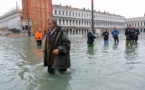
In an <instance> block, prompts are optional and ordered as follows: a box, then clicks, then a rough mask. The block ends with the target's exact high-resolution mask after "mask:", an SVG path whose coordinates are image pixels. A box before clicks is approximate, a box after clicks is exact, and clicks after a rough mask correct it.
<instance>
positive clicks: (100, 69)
mask: <svg viewBox="0 0 145 90" xmlns="http://www.w3.org/2000/svg"><path fill="white" fill-rule="evenodd" d="M119 37H120V42H119V44H114V42H113V39H112V37H111V36H110V39H109V45H104V44H103V39H102V37H99V38H97V39H95V42H94V47H87V44H86V41H87V40H86V39H87V38H86V37H85V36H70V37H69V38H70V40H71V42H72V44H71V51H70V55H71V64H72V66H71V68H70V69H69V70H68V72H67V73H65V74H63V75H62V74H59V73H58V72H56V74H53V75H52V74H48V73H47V68H46V67H43V54H42V51H43V47H37V46H36V42H35V39H34V37H2V36H1V37H0V90H145V54H144V52H145V33H141V35H140V36H139V41H138V44H136V45H134V46H125V36H124V34H120V35H119ZM43 45H44V43H43Z"/></svg>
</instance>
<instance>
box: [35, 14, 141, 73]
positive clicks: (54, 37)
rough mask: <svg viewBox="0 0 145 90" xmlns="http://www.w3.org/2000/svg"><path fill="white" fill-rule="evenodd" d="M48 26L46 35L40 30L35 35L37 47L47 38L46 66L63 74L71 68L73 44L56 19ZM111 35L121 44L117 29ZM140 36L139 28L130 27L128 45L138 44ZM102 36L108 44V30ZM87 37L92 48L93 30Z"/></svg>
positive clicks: (48, 69) (126, 31)
mask: <svg viewBox="0 0 145 90" xmlns="http://www.w3.org/2000/svg"><path fill="white" fill-rule="evenodd" d="M47 24H48V30H47V31H45V35H43V34H42V31H41V30H38V31H37V32H36V33H35V39H36V42H37V46H41V45H42V40H43V39H44V37H45V44H44V50H43V53H44V66H47V67H48V68H47V71H48V73H51V74H52V73H55V71H58V72H59V73H61V74H63V73H65V72H66V71H67V69H68V68H70V66H71V60H70V48H71V42H70V40H69V38H68V34H67V32H66V31H65V30H63V29H62V28H61V27H59V26H58V25H57V20H56V19H55V18H52V17H50V18H49V19H48V21H47ZM111 34H112V36H113V38H114V42H115V43H119V37H118V35H119V31H118V30H117V28H116V27H114V29H113V30H112V32H111ZM139 34H140V32H139V30H138V28H132V27H131V25H128V27H127V28H126V29H125V35H126V45H129V44H130V45H133V43H137V40H138V35H139ZM102 36H103V39H104V44H108V43H109V41H108V39H109V32H108V30H107V29H104V31H103V33H102ZM87 37H88V40H87V43H88V46H92V45H93V43H94V39H95V38H96V36H95V35H94V32H93V31H92V29H91V28H90V29H89V32H88V34H87Z"/></svg>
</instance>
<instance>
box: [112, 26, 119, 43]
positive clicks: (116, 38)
mask: <svg viewBox="0 0 145 90" xmlns="http://www.w3.org/2000/svg"><path fill="white" fill-rule="evenodd" d="M111 34H112V36H113V39H114V42H115V43H119V38H118V34H119V31H118V30H117V29H116V27H114V29H113V31H112V32H111Z"/></svg>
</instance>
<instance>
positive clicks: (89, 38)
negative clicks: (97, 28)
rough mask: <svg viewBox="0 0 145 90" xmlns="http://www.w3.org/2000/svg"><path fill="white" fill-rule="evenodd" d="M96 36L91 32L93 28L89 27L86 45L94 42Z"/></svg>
mask: <svg viewBox="0 0 145 90" xmlns="http://www.w3.org/2000/svg"><path fill="white" fill-rule="evenodd" d="M95 38H96V36H95V35H94V33H93V30H92V29H91V28H90V29H89V32H88V34H87V44H88V46H92V45H93V44H94V39H95Z"/></svg>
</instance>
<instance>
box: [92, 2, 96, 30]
mask: <svg viewBox="0 0 145 90" xmlns="http://www.w3.org/2000/svg"><path fill="white" fill-rule="evenodd" d="M91 8H92V9H91V10H92V11H91V13H92V30H93V33H95V30H94V0H91Z"/></svg>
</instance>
